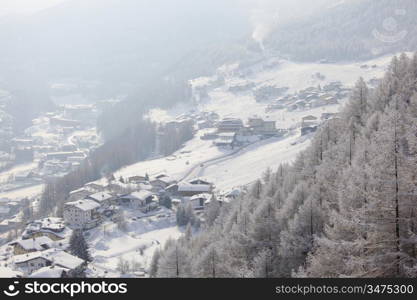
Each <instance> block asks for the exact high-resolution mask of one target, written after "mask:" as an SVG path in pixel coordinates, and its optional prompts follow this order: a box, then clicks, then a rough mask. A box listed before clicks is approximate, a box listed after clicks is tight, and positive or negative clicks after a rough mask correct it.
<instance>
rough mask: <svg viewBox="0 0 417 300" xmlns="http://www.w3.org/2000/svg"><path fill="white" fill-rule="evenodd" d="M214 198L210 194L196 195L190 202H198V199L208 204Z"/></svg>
mask: <svg viewBox="0 0 417 300" xmlns="http://www.w3.org/2000/svg"><path fill="white" fill-rule="evenodd" d="M212 198H213V195H212V194H208V193H202V194H197V195H194V196H192V197H191V198H190V200H198V199H204V200H205V202H206V203H208V202H210V201H211V199H212Z"/></svg>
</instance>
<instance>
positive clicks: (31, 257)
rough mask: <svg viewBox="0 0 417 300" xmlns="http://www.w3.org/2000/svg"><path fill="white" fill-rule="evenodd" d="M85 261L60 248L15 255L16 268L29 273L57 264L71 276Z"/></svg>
mask: <svg viewBox="0 0 417 300" xmlns="http://www.w3.org/2000/svg"><path fill="white" fill-rule="evenodd" d="M84 263H85V262H84V260H82V259H80V258H78V257H76V256H73V255H71V254H69V253H67V252H65V251H63V250H58V249H48V250H44V251H36V252H31V253H27V254H22V255H16V256H14V257H13V264H14V266H15V268H16V269H18V270H19V271H22V272H23V273H25V274H27V275H30V274H32V273H33V272H35V271H38V270H40V269H42V268H44V267H50V266H55V267H58V268H63V269H65V270H66V274H68V276H69V277H71V275H73V274H74V273H75V272H77V271H78V270H79V269H80V268H81V267H82V266H83V265H84Z"/></svg>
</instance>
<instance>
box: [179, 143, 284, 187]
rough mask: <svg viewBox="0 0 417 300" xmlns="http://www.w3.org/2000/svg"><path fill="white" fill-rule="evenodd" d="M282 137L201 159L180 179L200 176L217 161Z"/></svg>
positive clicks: (230, 157)
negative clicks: (204, 159)
mask: <svg viewBox="0 0 417 300" xmlns="http://www.w3.org/2000/svg"><path fill="white" fill-rule="evenodd" d="M282 139H283V137H279V138H277V137H275V138H269V139H266V140H261V141H257V142H254V143H251V144H249V145H246V146H244V147H241V148H239V149H237V150H235V151H233V152H230V153H228V154H225V155H222V156H220V157H215V158H211V159H209V160H206V161H203V162H201V163H199V164H197V165H195V166H193V167H192V168H191V169H190V170H189V171H188V172H187V173H186V174H185V176H184V177H183V178H182V179H181V180H180V181H185V180H191V179H193V178H198V177H201V176H202V175H203V174H204V170H205V169H206V168H208V167H210V166H213V165H216V164H218V163H221V162H223V161H226V160H230V159H233V158H236V157H238V156H239V155H242V154H244V153H245V152H247V151H250V150H251V149H253V148H257V147H262V146H264V145H266V144H270V143H275V142H277V141H278V140H282Z"/></svg>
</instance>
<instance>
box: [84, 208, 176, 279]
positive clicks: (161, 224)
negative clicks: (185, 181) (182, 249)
mask: <svg viewBox="0 0 417 300" xmlns="http://www.w3.org/2000/svg"><path fill="white" fill-rule="evenodd" d="M136 215H139V214H138V213H137V212H135V211H131V210H128V209H126V210H125V219H126V222H127V230H126V231H122V230H120V229H119V228H118V226H117V224H115V223H113V222H110V221H107V222H105V223H103V224H101V225H100V226H99V227H97V228H95V229H92V230H90V231H89V232H88V243H89V245H90V252H91V255H92V257H93V258H94V261H93V263H92V264H91V265H90V267H89V269H90V272H91V274H90V276H94V277H97V276H98V277H113V276H120V274H117V271H116V270H117V264H118V262H119V260H120V259H123V260H126V261H128V262H129V263H132V262H135V263H139V264H140V266H141V267H142V268H143V269H144V270H146V269H147V268H148V267H149V264H150V262H151V259H152V255H153V253H154V251H155V250H156V249H157V248H159V247H163V245H164V244H165V242H166V241H167V240H168V239H170V238H172V239H177V238H178V237H180V236H181V235H182V231H183V230H182V229H181V228H178V227H177V226H176V220H175V214H173V213H172V212H171V211H170V210H167V209H165V208H162V209H161V210H160V212H159V214H157V215H155V216H151V217H142V218H140V217H139V218H138V217H136Z"/></svg>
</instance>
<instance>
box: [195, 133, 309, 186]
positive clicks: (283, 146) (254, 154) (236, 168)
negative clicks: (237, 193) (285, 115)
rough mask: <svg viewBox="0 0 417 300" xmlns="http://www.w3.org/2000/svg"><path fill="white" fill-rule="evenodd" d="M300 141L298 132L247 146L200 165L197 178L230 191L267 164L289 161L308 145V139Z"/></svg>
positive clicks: (265, 167)
mask: <svg viewBox="0 0 417 300" xmlns="http://www.w3.org/2000/svg"><path fill="white" fill-rule="evenodd" d="M297 133H298V132H297ZM299 140H300V137H299V134H294V135H292V136H290V137H287V138H284V139H280V138H272V139H269V140H267V141H265V143H264V144H263V145H256V146H250V147H248V148H247V149H245V150H244V151H243V152H242V153H239V154H238V155H236V156H233V157H230V158H226V159H224V160H219V161H216V162H213V163H211V164H210V165H208V166H207V167H205V168H201V169H200V170H199V172H198V173H197V174H196V177H203V178H205V179H207V180H208V181H210V182H214V183H215V185H216V188H217V189H218V190H219V191H230V190H232V189H233V188H236V187H239V186H241V185H246V184H249V183H251V182H253V181H255V180H257V179H259V178H260V177H261V176H262V173H263V172H264V171H265V170H266V169H267V168H268V167H270V168H272V169H276V168H278V166H279V165H280V164H282V163H286V162H292V161H293V160H294V159H295V158H296V156H297V154H298V153H299V152H300V151H302V150H305V149H306V148H307V147H308V145H309V144H310V140H309V139H304V140H301V142H298V141H299ZM297 142H298V143H297Z"/></svg>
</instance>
